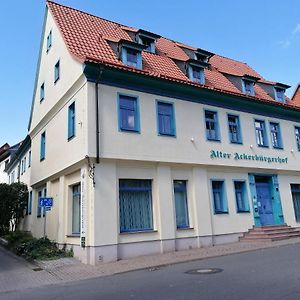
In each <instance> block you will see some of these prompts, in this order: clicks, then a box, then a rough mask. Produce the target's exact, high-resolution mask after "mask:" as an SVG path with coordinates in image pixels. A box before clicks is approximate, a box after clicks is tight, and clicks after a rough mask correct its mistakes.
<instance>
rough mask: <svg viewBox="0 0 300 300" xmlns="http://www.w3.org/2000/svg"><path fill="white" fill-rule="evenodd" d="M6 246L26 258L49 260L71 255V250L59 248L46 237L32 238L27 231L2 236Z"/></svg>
mask: <svg viewBox="0 0 300 300" xmlns="http://www.w3.org/2000/svg"><path fill="white" fill-rule="evenodd" d="M4 238H5V239H6V240H7V241H8V245H7V247H8V248H9V249H10V250H11V251H13V252H14V253H16V254H17V255H19V256H22V257H25V258H26V259H36V260H51V259H58V258H61V257H72V256H73V251H72V250H66V248H65V247H63V248H62V249H59V248H58V246H57V244H56V243H55V242H53V241H50V240H49V239H48V238H40V239H37V238H34V237H32V235H31V234H30V233H28V232H24V231H16V232H11V233H10V234H8V235H6V236H4Z"/></svg>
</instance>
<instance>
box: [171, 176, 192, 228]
mask: <svg viewBox="0 0 300 300" xmlns="http://www.w3.org/2000/svg"><path fill="white" fill-rule="evenodd" d="M177 181H182V182H184V184H185V186H184V188H183V189H181V188H179V189H176V187H175V182H177ZM178 191H179V192H184V193H185V195H184V204H185V218H186V219H185V225H183V226H180V225H178V223H177V222H178V220H177V209H176V198H175V194H176V192H178ZM173 199H174V206H175V222H176V228H177V229H188V228H190V217H189V203H188V180H181V179H174V180H173Z"/></svg>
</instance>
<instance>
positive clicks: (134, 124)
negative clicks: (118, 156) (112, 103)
mask: <svg viewBox="0 0 300 300" xmlns="http://www.w3.org/2000/svg"><path fill="white" fill-rule="evenodd" d="M119 129H120V130H124V131H135V132H139V131H140V125H139V110H138V99H137V97H131V96H125V95H119Z"/></svg>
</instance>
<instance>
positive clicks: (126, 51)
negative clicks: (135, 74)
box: [122, 47, 142, 69]
mask: <svg viewBox="0 0 300 300" xmlns="http://www.w3.org/2000/svg"><path fill="white" fill-rule="evenodd" d="M122 62H123V63H124V64H125V65H127V66H130V67H134V68H138V69H142V55H141V50H137V49H134V48H127V47H122Z"/></svg>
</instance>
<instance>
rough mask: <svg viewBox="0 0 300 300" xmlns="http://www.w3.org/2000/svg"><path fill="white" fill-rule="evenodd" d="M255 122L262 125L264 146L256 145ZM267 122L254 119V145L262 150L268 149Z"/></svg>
mask: <svg viewBox="0 0 300 300" xmlns="http://www.w3.org/2000/svg"><path fill="white" fill-rule="evenodd" d="M256 122H259V123H262V124H263V129H262V132H263V139H264V144H262V145H261V144H259V143H258V135H257V128H256ZM267 131H268V130H267V122H266V121H265V120H262V119H254V133H255V141H256V145H257V146H258V147H262V148H269V140H268V133H267Z"/></svg>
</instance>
